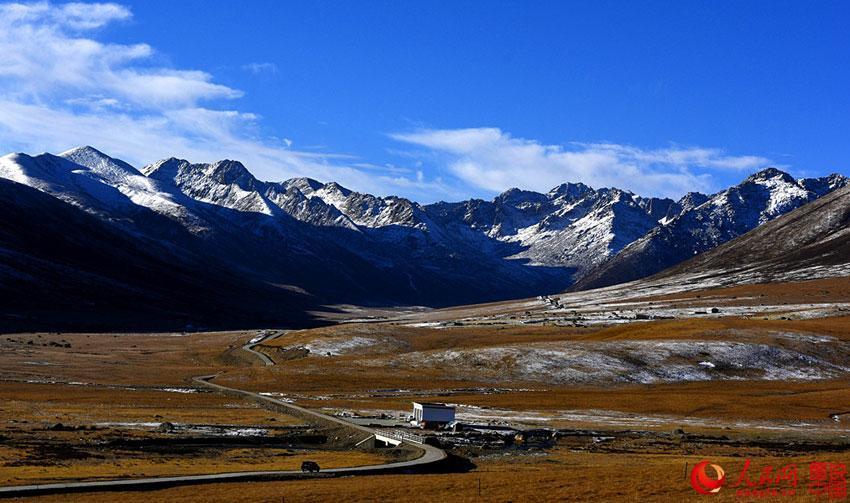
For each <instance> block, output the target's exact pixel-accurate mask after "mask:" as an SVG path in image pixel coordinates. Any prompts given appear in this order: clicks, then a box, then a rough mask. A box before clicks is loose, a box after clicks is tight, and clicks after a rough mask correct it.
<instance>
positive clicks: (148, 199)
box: [0, 147, 206, 232]
mask: <svg viewBox="0 0 850 503" xmlns="http://www.w3.org/2000/svg"><path fill="white" fill-rule="evenodd" d="M0 177H2V178H6V179H9V180H12V181H15V182H18V183H21V184H23V185H28V186H30V187H33V188H36V189H38V190H41V191H42V192H46V193H48V194H50V195H52V196H55V197H57V198H59V199H61V200H63V201H65V202H67V203H70V204H72V205H74V206H76V207H78V208H80V209H82V210H84V211H87V212H89V213H93V214H96V215H98V216H100V217H102V218H104V219H107V220H115V221H122V220H124V221H133V220H134V219H135V218H138V217H139V216H140V215H141V213H143V212H140V210H141V209H145V210H151V211H152V212H154V213H156V214H158V215H161V216H164V217H167V218H169V219H172V220H174V221H175V222H177V223H179V224H180V225H182V226H184V227H186V228H187V229H189V230H190V231H194V232H200V231H203V230H204V229H205V228H206V224H205V222H204V221H203V219H201V218H199V217H198V216H197V215H196V214H194V213H193V212H192V210H191V208H189V207H187V205H189V206H191V201H190V200H188V199H186V198H183V197H181V195H180V194H178V193H174V192H172V191H169V190H168V188H167V187H164V186H162V185H161V184H160V183H159V182H157V180H154V179H151V178H148V177H146V176H144V175H143V174H142V173H140V172H139V171H138V170H136V169H135V168H134V167H132V166H130V165H129V164H127V163H125V162H124V161H121V160H118V159H113V158H111V157H109V156H107V155H105V154H103V153H102V152H99V151H98V150H96V149H94V148H92V147H80V148H75V149H73V150H69V151H67V152H63V153H62V154H60V155H58V156H55V155H52V154H41V155H38V156H35V157H31V156H29V155H26V154H9V155H7V156H4V157H2V158H0Z"/></svg>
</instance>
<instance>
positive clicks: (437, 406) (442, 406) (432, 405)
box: [413, 402, 455, 409]
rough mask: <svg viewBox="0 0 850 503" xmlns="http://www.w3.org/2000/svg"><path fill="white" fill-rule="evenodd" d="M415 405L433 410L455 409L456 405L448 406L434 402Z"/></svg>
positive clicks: (415, 403) (416, 403) (414, 403)
mask: <svg viewBox="0 0 850 503" xmlns="http://www.w3.org/2000/svg"><path fill="white" fill-rule="evenodd" d="M413 405H421V406H422V407H430V408H432V409H454V408H455V406H454V405H446V404H444V403H434V402H413Z"/></svg>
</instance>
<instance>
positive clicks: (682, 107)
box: [0, 1, 850, 202]
mask: <svg viewBox="0 0 850 503" xmlns="http://www.w3.org/2000/svg"><path fill="white" fill-rule="evenodd" d="M847 26H850V3H848V2H779V1H770V2H766V1H765V2H758V1H750V2H716V1H714V2H702V3H701V2H597V1H594V2H582V3H579V2H530V1H528V2H481V1H474V2H275V1H268V2H261V1H251V2H231V1H204V2H201V1H180V2H157V1H144V2H121V3H117V4H62V3H31V4H0V149H2V150H3V151H4V152H6V151H13V150H23V151H27V152H33V153H34V152H41V151H52V152H58V151H61V150H64V149H67V148H70V147H73V146H76V145H79V144H92V145H94V146H95V147H98V148H100V149H102V150H104V151H105V152H107V153H110V154H112V155H115V156H118V157H122V158H124V159H126V160H128V161H130V162H131V163H133V164H135V165H143V164H145V163H148V162H152V161H154V160H156V159H158V158H161V157H164V156H171V155H174V156H178V157H184V158H187V159H190V160H193V161H198V162H200V161H212V160H216V159H219V158H225V157H226V158H236V159H239V160H242V161H243V162H245V164H246V165H247V166H248V168H249V169H250V170H251V171H252V172H254V173H255V174H256V175H257V176H258V177H260V178H264V179H270V180H276V179H284V178H288V177H291V176H312V177H314V178H317V179H320V180H323V181H330V180H335V181H338V182H340V183H342V184H343V185H347V186H350V187H351V188H354V189H357V190H362V191H368V192H373V193H378V194H400V195H403V196H407V197H411V198H413V199H415V200H418V201H421V202H431V201H435V200H440V199H444V200H457V199H462V198H467V197H485V198H489V197H492V196H493V195H494V194H496V193H498V192H500V191H502V190H504V189H507V188H509V187H512V186H518V187H522V188H528V189H533V190H541V191H545V190H548V189H549V188H551V187H552V186H554V185H556V184H558V183H561V182H566V181H574V182H575V181H582V182H585V183H588V184H589V185H592V186H597V187H598V186H603V185H608V186H610V185H614V186H618V187H621V188H626V189H630V190H633V191H635V192H637V193H640V194H645V195H665V196H678V195H681V194H683V193H684V192H686V191H688V190H702V191H712V190H716V189H719V188H722V187H724V186H726V185H729V184H731V183H736V182H737V181H739V180H740V179H742V178H744V177H746V176H747V175H748V174H749V173H751V172H752V171H755V170H757V169H759V168H762V167H765V166H768V165H775V166H780V167H782V168H784V169H786V170H788V171H790V172H791V173H792V174H794V175H796V176H813V175H822V174H826V173H830V172H841V173H844V174H850V142H848V136H850V135H848V133H850V93H848V92H847V89H850V65H848V63H847V62H848V61H850V30H848V29H847Z"/></svg>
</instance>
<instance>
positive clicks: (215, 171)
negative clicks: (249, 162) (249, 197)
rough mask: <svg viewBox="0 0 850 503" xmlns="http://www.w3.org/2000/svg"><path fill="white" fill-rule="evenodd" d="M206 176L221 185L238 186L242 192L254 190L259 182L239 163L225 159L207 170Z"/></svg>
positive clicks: (211, 165) (209, 166)
mask: <svg viewBox="0 0 850 503" xmlns="http://www.w3.org/2000/svg"><path fill="white" fill-rule="evenodd" d="M205 171H206V174H207V175H208V176H210V177H211V178H213V179H214V180H216V181H217V182H219V183H223V184H226V185H236V186H238V187H239V188H241V189H242V190H254V189H255V188H256V186H257V183H258V180H257V179H256V178H254V175H252V174H251V172H250V171H248V169H247V168H246V167H245V165H244V164H242V163H241V162H239V161H232V160H230V159H224V160H221V161H216V162H214V163H212V164H210V165H208V167H207V168H206V169H205Z"/></svg>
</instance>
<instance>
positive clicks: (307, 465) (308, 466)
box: [301, 461, 319, 473]
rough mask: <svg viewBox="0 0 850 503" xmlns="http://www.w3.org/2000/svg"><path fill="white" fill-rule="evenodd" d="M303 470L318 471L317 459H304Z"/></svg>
mask: <svg viewBox="0 0 850 503" xmlns="http://www.w3.org/2000/svg"><path fill="white" fill-rule="evenodd" d="M301 471H302V472H305V473H307V472H309V473H313V472H318V471H319V463H316V462H315V461H304V462H303V463H301Z"/></svg>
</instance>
